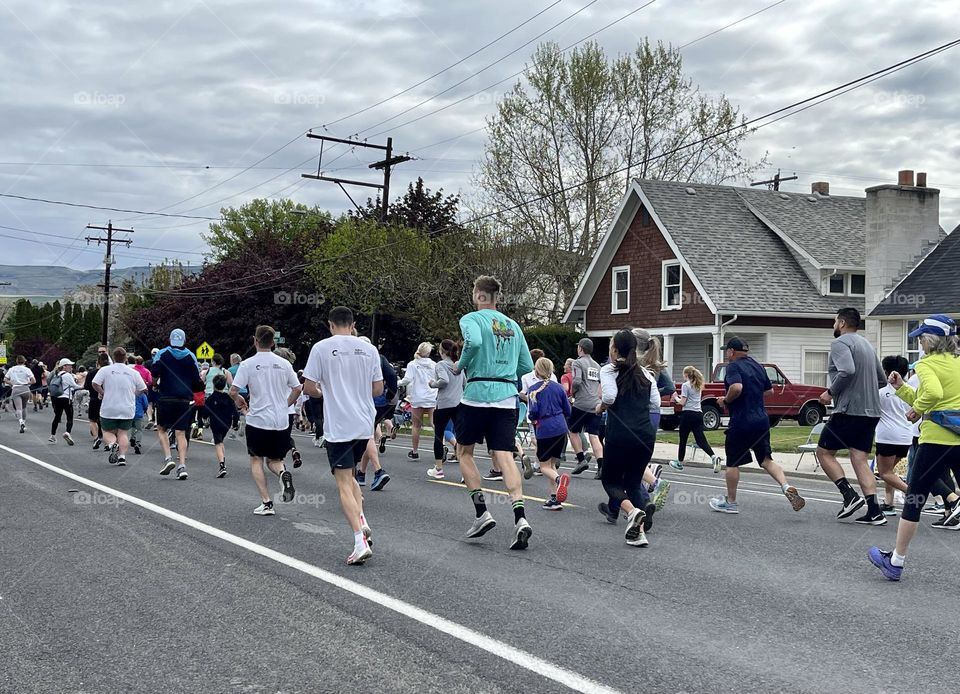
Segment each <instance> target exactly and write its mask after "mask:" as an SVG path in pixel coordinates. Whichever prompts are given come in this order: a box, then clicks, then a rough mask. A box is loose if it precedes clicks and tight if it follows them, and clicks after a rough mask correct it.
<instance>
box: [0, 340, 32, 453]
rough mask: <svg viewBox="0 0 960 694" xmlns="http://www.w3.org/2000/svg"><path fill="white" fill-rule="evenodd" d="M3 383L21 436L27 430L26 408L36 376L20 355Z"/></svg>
mask: <svg viewBox="0 0 960 694" xmlns="http://www.w3.org/2000/svg"><path fill="white" fill-rule="evenodd" d="M3 380H4V382H5V383H6V384H7V385H9V386H10V398H11V399H12V400H13V410H14V412H15V413H16V415H17V424H18V425H19V426H20V433H21V434H22V433H23V432H24V431H26V429H27V407H28V406H29V405H30V389H31V386H33V384H34V383H36V380H37V379H36V376H34V375H33V372H32V371H31V370H30V369H29V368H28V367H27V360H26V358H25V357H24V356H23V355H22V354H21V355H18V356H17V363H16V365H15V366H12V367H10V369H9V370H8V371H7V375H6V376H4V377H3Z"/></svg>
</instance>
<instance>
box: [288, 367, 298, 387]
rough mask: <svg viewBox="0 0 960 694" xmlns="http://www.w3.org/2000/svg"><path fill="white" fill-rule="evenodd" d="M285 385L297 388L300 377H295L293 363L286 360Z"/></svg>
mask: <svg viewBox="0 0 960 694" xmlns="http://www.w3.org/2000/svg"><path fill="white" fill-rule="evenodd" d="M287 385H288V386H289V387H290V388H299V387H300V379H299V378H297V372H296V371H294V370H293V365H292V364H291V363H290V362H287Z"/></svg>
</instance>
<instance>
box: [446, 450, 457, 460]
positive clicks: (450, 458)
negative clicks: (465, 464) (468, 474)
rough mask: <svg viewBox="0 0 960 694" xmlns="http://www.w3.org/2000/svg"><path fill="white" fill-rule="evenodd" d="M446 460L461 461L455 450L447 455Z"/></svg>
mask: <svg viewBox="0 0 960 694" xmlns="http://www.w3.org/2000/svg"><path fill="white" fill-rule="evenodd" d="M445 462H448V463H459V462H460V461H459V460H457V452H456V451H455V450H453V451H450V455H448V456H447V460H446V461H445Z"/></svg>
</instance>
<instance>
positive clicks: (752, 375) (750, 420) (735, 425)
mask: <svg viewBox="0 0 960 694" xmlns="http://www.w3.org/2000/svg"><path fill="white" fill-rule="evenodd" d="M734 383H740V384H741V385H743V390H742V391H741V392H740V397H738V398H737V399H736V400H734V401H733V402H730V403H727V409H728V410H729V411H730V427H729V429H730V430H735V431H757V430H763V429H769V428H770V419H769V418H768V417H767V410H766V408H765V407H764V406H763V394H764V393H765V392H766V391H768V390H770V388H772V387H773V386H772V384H771V383H770V379H769V378H767V372H766V370H765V369H764V368H763V367H762V366H760V364H759V363H758V362H757V360H756V359H754V358H752V357H742V358H740V359H737V360H736V361H732V362H730V363H729V364H727V372H726V375H725V376H724V378H723V385H724V387H725V389H726V390H730V386H732V385H733V384H734Z"/></svg>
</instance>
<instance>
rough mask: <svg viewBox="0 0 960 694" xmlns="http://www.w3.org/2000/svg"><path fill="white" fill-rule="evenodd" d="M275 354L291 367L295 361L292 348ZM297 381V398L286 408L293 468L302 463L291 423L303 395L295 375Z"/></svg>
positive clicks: (301, 382)
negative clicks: (298, 388)
mask: <svg viewBox="0 0 960 694" xmlns="http://www.w3.org/2000/svg"><path fill="white" fill-rule="evenodd" d="M275 354H276V355H277V356H278V357H281V358H282V359H286V360H287V361H288V362H290V367H291V368H293V365H294V364H295V363H296V361H297V355H295V354H294V353H293V351H292V350H289V349H287V348H286V347H279V348H277V350H276V352H275ZM213 360H214V363H216V360H217V355H214V357H213ZM211 368H212V367H211ZM294 375H295V376H296V372H294ZM230 380H231V382H232V380H233V379H232V378H231V379H230ZM297 383H299V384H300V390H298V391H297V399H296V400H295V401H294V402H293V403H291V404H290V406H289V407H288V408H287V419H288V420H289V424H288V426H287V433H288V434H289V436H290V459H291V460H292V461H293V467H294V469H296V468H298V467H300V466H301V465H303V458H302V457H301V455H300V451H298V450H297V442H296V440H295V439H294V438H293V425H294V423H295V422H296V421H297V411H298V404H299V402H300V396H301V395H303V381H302V380H301V379H300V377H299V376H297Z"/></svg>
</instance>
